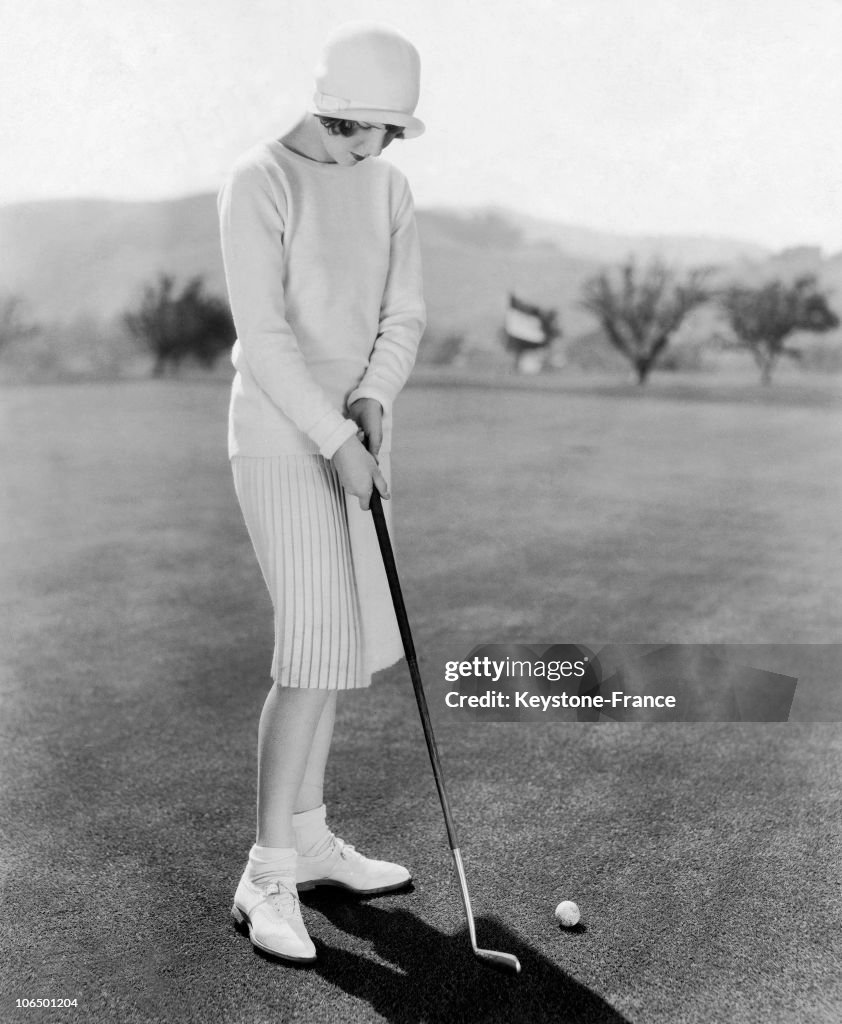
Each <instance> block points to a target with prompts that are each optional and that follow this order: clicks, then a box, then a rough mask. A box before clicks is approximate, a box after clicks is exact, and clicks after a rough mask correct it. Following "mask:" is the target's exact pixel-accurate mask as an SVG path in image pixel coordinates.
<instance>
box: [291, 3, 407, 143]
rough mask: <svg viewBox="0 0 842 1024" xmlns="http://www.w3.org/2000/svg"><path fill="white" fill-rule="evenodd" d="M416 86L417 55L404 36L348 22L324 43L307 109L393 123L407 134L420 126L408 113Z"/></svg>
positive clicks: (354, 119) (373, 26)
mask: <svg viewBox="0 0 842 1024" xmlns="http://www.w3.org/2000/svg"><path fill="white" fill-rule="evenodd" d="M420 89H421V58H420V57H419V56H418V51H417V50H416V49H415V47H414V46H413V45H412V43H411V42H410V41H409V40H408V39H406V38H405V37H404V36H403V35H401V33H400V32H398V31H396V30H395V29H393V28H389V27H388V26H386V25H374V24H370V23H368V22H351V23H349V24H347V25H343V26H342V27H341V28H339V29H337V30H336V31H335V32H333V33H332V34H331V35H330V37H329V38H328V40H327V42H326V44H325V49H324V53H323V54H322V59H321V63H320V64H319V65H318V67H317V68H316V92H315V94H314V96H313V102H312V104H311V106H310V111H311V113H314V114H318V115H319V116H321V117H338V118H342V119H343V120H348V121H371V122H374V123H376V124H394V125H398V126H399V127H401V128H403V129H404V138H407V139H411V138H415V137H416V136H417V135H420V134H421V133H422V132H423V131H424V122H423V121H420V120H419V119H418V118H417V117H414V116H413V115H414V113H415V107H416V106H417V104H418V95H419V92H420Z"/></svg>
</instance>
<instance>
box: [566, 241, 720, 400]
mask: <svg viewBox="0 0 842 1024" xmlns="http://www.w3.org/2000/svg"><path fill="white" fill-rule="evenodd" d="M708 273H709V271H707V270H701V269H700V270H693V271H691V272H690V273H689V274H688V275H687V276H686V277H685V278H683V279H680V278H679V276H678V274H677V273H676V272H675V271H674V270H671V269H670V268H669V267H668V266H666V265H665V264H664V263H662V262H661V261H660V260H653V261H652V262H651V263H649V265H648V266H646V267H645V268H644V269H642V270H641V269H639V268H638V266H637V264H636V263H635V261H634V259H633V258H630V259H628V260H627V261H626V262H625V263H623V264H621V265H620V266H619V267H618V268H616V270H615V271H613V272H612V271H610V270H604V271H602V272H601V273H599V274H597V275H595V276H594V277H592V278H590V279H589V280H588V281H586V282H585V284H584V286H583V290H582V296H583V297H582V302H581V305H582V307H583V308H584V309H586V310H588V312H590V313H592V314H593V315H594V316H595V317H596V319H597V320H598V321H599V323H600V326H601V327H602V329H603V331H604V332H605V334H606V336H607V337H608V340H609V341H610V342H611V344H612V345H613V346H614V348H616V349H617V350H618V351H620V352H622V354H623V355H624V356H625V357H626V358H627V359H628V360H629V361H630V362H631V364H632V366H633V367H634V369H635V372H636V373H637V379H638V383H640V384H644V383H645V382H646V378H647V377H648V375H649V371H650V370H651V369H652V367H653V366H654V365H655V363H656V361H657V359H658V357H659V356H660V354H661V353H662V352H663V351H664V349H665V348H666V347H667V345H668V344H669V341H670V338H671V337H672V336H673V335H674V334H675V332H676V331H677V330H678V328H679V327H680V326H681V323H682V321H683V320H684V318H685V317H686V316H687V314H688V313H689V312H690V311H691V310H692V309H694V308H695V307H696V306H699V305H701V304H702V303H704V302H705V301H707V299H708V298H709V291H708V289H707V287H706V285H705V282H706V279H707V276H708Z"/></svg>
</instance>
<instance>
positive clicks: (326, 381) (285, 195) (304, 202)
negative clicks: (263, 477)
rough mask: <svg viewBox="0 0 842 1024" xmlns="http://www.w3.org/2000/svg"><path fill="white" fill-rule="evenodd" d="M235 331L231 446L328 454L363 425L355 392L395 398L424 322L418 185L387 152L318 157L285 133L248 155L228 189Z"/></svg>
mask: <svg viewBox="0 0 842 1024" xmlns="http://www.w3.org/2000/svg"><path fill="white" fill-rule="evenodd" d="M219 216H220V231H221V238H222V255H223V260H224V263H225V277H226V281H227V285H228V296H229V299H230V302H231V310H232V313H233V315H234V324H235V327H236V330H237V341H236V343H235V344H234V348H233V351H232V353H231V361H232V362H233V364H234V367H235V369H236V371H237V373H236V375H235V377H234V382H233V385H232V390H231V404H230V411H229V425H228V454H229V456H232V455H237V454H239V455H259V456H263V455H282V454H306V453H321V454H322V455H323V456H324V457H325V458H330V457H331V456H332V455H333V454H334V452H335V451H336V449H337V448H338V447H339V446H340V445H341V444H342V443H343V442H344V441H346V440H347V439H348V438H349V437H351V436H352V435H353V434H354V433H355V432H356V429H357V428H356V425H355V424H354V423H353V421H351V420H350V419H348V418H347V413H348V406H349V404H350V403H352V402H354V401H356V399H357V398H374V399H376V400H377V401H378V402H380V404H381V406H382V407H383V411H384V421H383V426H384V440H383V448H382V450H383V451H384V452H388V451H389V450H390V448H389V445H390V439H391V409H392V403H393V402H394V400H395V397H396V396H397V394H398V392H399V391H400V390H401V388H402V387H403V385H404V384H405V383H406V379H407V377H408V376H409V373H410V370H411V369H412V366H413V364H414V362H415V354H416V351H417V348H418V342H419V340H420V338H421V334H422V332H423V330H424V322H425V310H424V301H423V296H422V283H421V258H420V252H419V246H418V237H417V232H416V227H415V214H414V207H413V202H412V196H411V193H410V191H409V186H408V184H407V182H406V179H405V178H404V176H403V175H402V174H401V173H400V171H398V170H397V169H396V168H395V167H393V166H392V165H391V164H388V163H386V161H384V160H381V159H379V158H369V159H367V160H365V161H363V162H362V163H359V164H357V165H355V166H352V167H343V166H341V165H339V164H326V163H317V162H316V161H314V160H310V159H308V158H306V157H303V156H299V155H298V154H296V153H293V152H292V151H291V150H289V149H287V148H286V147H285V146H284V145H283V144H282V143H280V142H278V141H272V142H265V143H261V144H260V145H259V146H256V147H255V148H254V149H252V150H250V151H249V152H248V153H246V154H244V156H242V157H241V158H240V160H239V161H238V162H237V164H236V165H235V167H234V169H233V171H232V173H231V175H230V177H229V179H228V181H227V182H226V183H225V184H224V185H223V187H222V189H221V191H220V193H219Z"/></svg>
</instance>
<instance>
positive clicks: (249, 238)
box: [219, 24, 424, 962]
mask: <svg viewBox="0 0 842 1024" xmlns="http://www.w3.org/2000/svg"><path fill="white" fill-rule="evenodd" d="M419 86H420V61H419V57H418V53H417V51H416V50H415V48H414V47H413V46H412V44H411V43H410V42H409V41H408V40H407V39H405V38H404V37H403V36H402V35H400V34H399V33H398V32H396V31H394V30H393V29H390V28H387V27H385V26H377V25H369V24H352V25H348V26H345V27H344V28H342V29H340V30H339V31H338V32H336V33H335V34H334V35H333V36H331V38H330V39H329V40H328V42H327V45H326V48H325V52H324V57H323V61H322V63H321V65H320V66H319V67H318V68H317V72H316V92H315V95H314V98H313V104H312V107H311V109H310V111H309V112H308V113H307V114H306V115H305V116H304V117H303V118H302V119H301V120H300V121H299V122H298V123H297V124H296V125H295V126H294V127H293V128H292V129H291V130H290V131H289V132H288V133H287V134H286V135H284V136H283V138H281V139H278V140H273V141H270V142H267V143H263V144H261V145H259V146H257V147H255V148H254V149H252V150H251V151H249V152H248V153H246V154H245V155H244V156H243V157H242V158H241V159H240V160H239V161H238V162H237V164H236V166H235V168H234V170H233V172H232V174H231V176H230V178H229V180H228V181H227V182H226V184H225V185H224V186H223V188H222V190H221V192H220V196H219V211H220V225H221V238H222V251H223V257H224V262H225V274H226V281H227V285H228V293H229V298H230V302H231V308H232V312H233V315H234V322H235V325H236V329H237V342H236V344H235V345H234V349H233V353H232V361H233V363H234V367H235V368H236V371H237V372H236V375H235V377H234V382H233V385H232V393H231V403H230V410H229V433H228V445H229V455H230V458H231V465H232V470H233V475H234V484H235V489H236V492H237V497H238V500H239V502H240V506H241V509H242V512H243V517H244V519H245V522H246V525H247V528H248V531H249V535H250V537H251V540H252V543H253V545H254V549H255V552H256V554H257V558H258V561H259V563H260V567H261V570H262V572H263V576H264V578H265V580H266V584H267V586H268V588H269V592H270V594H271V596H272V602H273V608H274V620H275V651H274V658H273V662H272V669H271V675H272V679H273V686H272V689H271V691H270V693H269V695H268V697H267V699H266V703H265V705H264V708H263V712H262V715H261V719H260V726H259V731H258V785H257V837H256V842H255V845H254V846H253V847H252V849H251V852H250V855H249V860H248V864H247V866H246V869H245V871H244V873H243V876H242V878H241V880H240V883H239V885H238V887H237V891H236V895H235V897H234V907H233V910H232V914H233V916H234V918H235V921H236V922H237V923H238V924H239V925H240V926H242V927H247V928H248V932H249V936H250V939H251V942H252V943H253V944H254V945H255V946H256V947H258V948H260V949H262V950H263V951H265V952H268V953H271V954H273V955H274V956H277V957H279V958H282V959H286V960H292V961H296V962H302V961H303V962H307V961H312V960H314V959H315V948H314V946H313V944H312V942H311V941H310V938H309V936H308V934H307V931H306V928H305V926H304V923H303V921H302V918H301V912H300V905H299V902H298V898H297V889H302V888H309V887H312V886H313V885H319V884H328V885H340V886H343V887H345V888H348V889H350V890H352V891H354V892H359V893H366V894H370V893H378V892H390V891H393V890H395V889H398V888H401V887H403V886H405V885H407V884H408V883H409V881H410V874H409V872H408V871H407V870H406V868H404V867H402V866H400V865H398V864H392V863H389V862H387V861H379V860H371V859H369V858H367V857H363V856H362V855H361V854H359V853H358V852H357V851H356V850H354V848H353V847H352V846H349V845H348V844H346V843H344V842H343V841H342V840H341V839H339V838H337V837H336V836H334V835H333V833H332V832H331V831H330V829H329V828H328V826H327V823H326V811H325V806H324V798H323V783H324V771H325V764H326V761H327V756H328V752H329V748H330V742H331V737H332V733H333V723H334V715H335V711H336V696H337V693H338V691H339V690H350V689H355V688H360V687H366V686H368V685H369V684H370V682H371V674H372V672H375V671H377V670H379V669H382V668H385V667H387V666H388V665H390V664H392V663H393V662H395V661H396V660H398V658H399V657H400V656H401V645H400V637H399V635H398V632H397V627H396V624H395V620H394V614H393V612H392V607H391V603H390V599H389V593H388V586H387V583H386V579H385V574H384V572H383V569H382V565H381V562H380V557H379V550H378V547H377V542H376V537H375V534H374V529H373V523H372V522H371V521H370V516H369V514H368V512H367V510H368V508H369V502H370V497H371V493H372V490H373V488H374V487H376V488H377V489H378V491H379V492H380V494H381V495H382V496H383V497H384V498H388V497H389V493H388V486H389V485H388V480H389V475H390V464H389V453H390V450H391V409H392V404H393V402H394V400H395V398H396V396H397V394H398V393H399V391H400V390H401V388H402V387H403V385H404V384H405V382H406V380H407V377H408V375H409V373H410V370H411V369H412V366H413V363H414V360H415V353H416V350H417V346H418V342H419V339H420V337H421V334H422V332H423V329H424V302H423V296H422V288H421V266H420V255H419V248H418V240H417V234H416V228H415V216H414V207H413V202H412V196H411V194H410V191H409V187H408V185H407V182H406V180H405V178H404V177H403V175H402V174H401V173H400V172H399V171H397V170H396V169H395V168H394V167H392V166H391V165H389V164H387V163H385V162H383V161H379V160H377V159H376V158H377V157H378V156H379V155H380V153H381V152H382V150H383V149H385V148H386V147H387V146H388V145H389V144H390V143H391V142H392V141H393V140H394V139H396V138H411V137H414V136H417V135H420V134H421V132H423V130H424V125H423V124H422V122H421V121H419V120H418V119H417V118H416V117H415V116H414V112H415V107H416V105H417V102H418V94H419ZM386 507H387V508H388V505H387V506H386Z"/></svg>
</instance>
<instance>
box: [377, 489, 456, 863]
mask: <svg viewBox="0 0 842 1024" xmlns="http://www.w3.org/2000/svg"><path fill="white" fill-rule="evenodd" d="M371 512H372V515H373V516H374V529H375V530H376V531H377V540H378V542H379V544H380V553H381V554H382V556H383V566H384V568H385V570H386V579H387V580H388V581H389V590H390V592H391V594H392V603H393V604H394V606H395V616H396V618H397V620H398V630H399V631H400V634H401V640H402V641H403V650H404V654H405V655H406V660H407V664H408V665H409V675H410V678H411V679H412V687H413V689H414V690H415V701H416V703H417V704H418V712H419V714H420V715H421V725H422V727H423V729H424V739H425V740H426V741H427V752H428V753H429V755H430V764H431V765H432V766H433V777H434V778H435V780H436V789H438V791H439V801H440V803H441V809H442V812H443V813H444V823H445V826H446V828H447V839H448V842H449V843H450V849H451V850H457V851H458V849H459V842H458V840H457V838H456V826H455V825H454V823H453V815H452V814H451V813H450V802H449V801H448V799H447V790H446V789H445V786H444V774H443V772H442V769H441V759H440V758H439V752H438V748H437V747H436V737H435V735H434V733H433V725H432V722H431V721H430V712H429V710H428V709H427V698H426V697H425V695H424V687H423V686H422V684H421V673H420V672H419V670H418V660H417V658H416V657H415V645H414V644H413V642H412V633H411V631H410V628H409V619H408V618H407V614H406V605H405V604H404V602H403V594H402V593H401V585H400V581H399V579H398V568H397V566H396V565H395V555H394V552H393V551H392V541H391V538H390V537H389V528H388V526H387V525H386V516H385V515H384V513H383V502H382V501H381V498H380V494H379V492H378V490H377V488H375V489H374V490H373V492H372V495H371ZM460 880H461V879H460Z"/></svg>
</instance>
